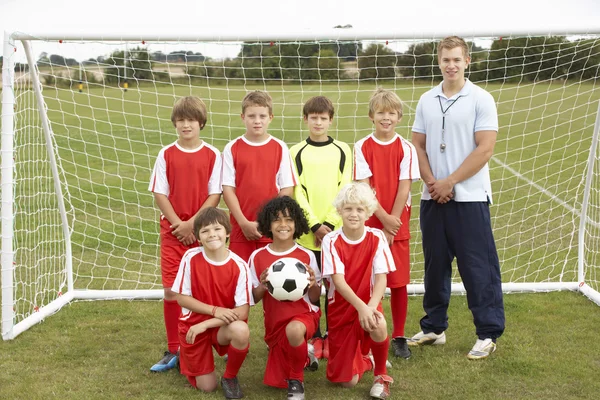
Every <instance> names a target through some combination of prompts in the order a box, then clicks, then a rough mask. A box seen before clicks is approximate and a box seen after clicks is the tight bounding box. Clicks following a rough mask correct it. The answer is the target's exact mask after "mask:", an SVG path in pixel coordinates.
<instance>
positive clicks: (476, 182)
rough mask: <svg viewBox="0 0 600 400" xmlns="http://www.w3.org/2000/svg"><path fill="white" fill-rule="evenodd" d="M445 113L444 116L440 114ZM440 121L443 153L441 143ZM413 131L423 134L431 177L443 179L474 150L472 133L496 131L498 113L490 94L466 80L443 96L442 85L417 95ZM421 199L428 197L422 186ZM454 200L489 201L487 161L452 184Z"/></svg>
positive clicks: (490, 196) (490, 192)
mask: <svg viewBox="0 0 600 400" xmlns="http://www.w3.org/2000/svg"><path fill="white" fill-rule="evenodd" d="M442 110H444V111H446V112H445V118H444V113H443V112H442ZM442 123H444V127H445V130H444V143H445V144H446V148H445V150H444V152H441V151H440V145H441V144H442ZM412 130H413V132H417V133H423V134H425V135H427V142H426V150H427V156H428V157H429V165H430V166H431V171H432V172H433V176H434V177H435V179H443V178H446V177H448V176H449V175H450V174H451V173H453V172H454V171H456V170H457V169H458V167H459V166H460V165H461V164H462V163H463V161H464V160H465V159H466V158H467V156H468V155H469V154H471V153H472V152H473V150H475V148H476V147H477V145H476V144H475V132H478V131H496V132H497V131H498V112H497V110H496V103H495V101H494V98H493V97H492V95H491V94H489V93H488V92H487V91H485V90H484V89H482V88H480V87H479V86H476V85H474V84H473V83H472V82H471V81H469V80H468V79H467V80H466V82H465V85H464V86H463V88H462V89H461V91H460V92H458V93H456V94H455V95H454V96H452V97H450V98H447V97H446V96H445V95H444V93H443V92H442V84H441V83H440V84H439V85H438V86H436V87H434V88H433V89H431V90H429V91H428V92H426V93H425V94H423V95H422V96H421V98H420V99H419V103H418V104H417V115H416V117H415V123H414V125H413V128H412ZM421 199H422V200H431V196H430V195H429V192H428V190H427V186H426V185H425V184H424V185H423V195H422V197H421ZM454 200H455V201H462V202H468V201H489V202H490V203H491V201H492V185H491V182H490V171H489V167H488V164H487V163H486V164H485V166H484V167H483V168H482V169H481V170H480V171H479V172H477V173H476V174H475V175H473V176H472V177H470V178H469V179H466V180H464V181H462V182H459V183H457V184H456V185H455V186H454Z"/></svg>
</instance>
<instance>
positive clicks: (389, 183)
mask: <svg viewBox="0 0 600 400" xmlns="http://www.w3.org/2000/svg"><path fill="white" fill-rule="evenodd" d="M369 118H370V119H371V121H373V124H374V125H375V132H373V133H372V134H370V135H369V136H367V137H365V138H364V139H361V140H359V141H358V142H356V144H355V145H354V179H356V180H357V181H361V182H366V183H369V184H370V185H371V187H372V188H373V189H374V190H375V193H376V196H377V200H378V201H379V206H378V207H377V210H376V211H375V215H373V216H372V217H371V218H369V219H368V220H367V222H366V223H365V225H367V226H371V227H373V228H378V229H381V230H383V233H384V234H385V236H386V239H387V241H388V243H389V245H390V246H391V250H392V256H393V257H394V263H395V265H396V271H395V272H393V273H391V274H388V276H387V286H388V287H389V288H390V291H391V296H390V306H391V309H392V321H393V325H394V328H393V331H392V338H393V339H392V347H393V349H394V355H395V356H396V357H403V358H410V356H411V352H410V350H409V349H408V345H407V340H406V337H405V336H404V326H405V324H406V314H407V310H408V292H407V290H406V285H408V283H409V282H410V257H409V239H410V230H409V228H410V210H411V198H410V186H411V184H412V182H413V181H416V180H418V179H420V174H419V162H418V160H417V153H416V150H415V147H414V146H413V145H412V144H411V143H410V142H409V141H408V140H405V139H403V138H402V137H400V136H399V135H398V134H397V133H396V132H395V128H396V125H397V124H398V123H399V122H400V120H401V119H402V102H401V101H400V98H399V97H398V96H397V95H396V94H395V93H394V92H392V91H389V90H385V89H378V90H377V91H376V92H375V93H374V94H373V96H371V100H370V101H369Z"/></svg>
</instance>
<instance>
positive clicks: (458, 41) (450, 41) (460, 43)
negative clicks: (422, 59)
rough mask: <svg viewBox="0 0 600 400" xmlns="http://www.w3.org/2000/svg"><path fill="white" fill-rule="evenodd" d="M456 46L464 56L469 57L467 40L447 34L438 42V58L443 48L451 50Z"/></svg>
mask: <svg viewBox="0 0 600 400" xmlns="http://www.w3.org/2000/svg"><path fill="white" fill-rule="evenodd" d="M457 47H460V48H461V49H462V51H463V55H464V56H465V58H467V57H469V46H467V42H465V40H464V39H463V38H461V37H458V36H448V37H447V38H444V39H442V41H441V42H440V43H439V44H438V47H437V53H438V59H439V58H440V57H441V56H442V50H443V49H446V50H452V49H455V48H457Z"/></svg>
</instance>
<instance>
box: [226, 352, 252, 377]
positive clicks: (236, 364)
mask: <svg viewBox="0 0 600 400" xmlns="http://www.w3.org/2000/svg"><path fill="white" fill-rule="evenodd" d="M249 349H250V345H249V344H248V347H246V348H245V349H244V350H239V349H236V348H235V347H233V346H232V345H231V344H230V345H229V350H227V367H226V368H225V373H224V374H223V378H225V379H233V378H235V377H236V376H237V374H238V372H239V370H240V368H241V367H242V364H243V363H244V360H245V359H246V356H247V355H248V350H249Z"/></svg>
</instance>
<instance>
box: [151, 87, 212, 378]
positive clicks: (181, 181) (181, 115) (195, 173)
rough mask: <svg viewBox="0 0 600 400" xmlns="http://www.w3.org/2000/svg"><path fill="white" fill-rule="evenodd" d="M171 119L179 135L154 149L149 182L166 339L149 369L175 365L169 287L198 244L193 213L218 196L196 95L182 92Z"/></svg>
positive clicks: (174, 307)
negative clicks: (154, 211) (165, 346)
mask: <svg viewBox="0 0 600 400" xmlns="http://www.w3.org/2000/svg"><path fill="white" fill-rule="evenodd" d="M171 121H172V122H173V125H174V126H175V129H176V130H177V135H178V136H179V138H178V139H177V141H176V142H174V143H172V144H170V145H168V146H165V147H164V148H163V149H162V150H161V151H160V153H158V158H157V159H156V163H155V165H154V171H153V172H152V177H151V178H150V187H149V190H150V191H151V192H152V193H154V199H155V201H156V204H157V205H158V208H159V209H160V212H161V216H160V270H161V275H162V284H163V288H164V302H163V309H164V319H165V327H166V330H167V344H168V351H166V352H165V354H164V356H163V358H162V359H161V360H160V361H159V362H157V363H156V364H154V365H153V366H152V368H150V370H151V371H154V372H163V371H167V370H169V369H171V368H174V367H175V366H176V365H177V361H178V356H177V352H178V349H179V338H178V335H177V325H178V321H179V315H180V314H181V307H179V305H178V304H177V301H176V300H175V293H173V292H172V291H171V287H172V286H173V280H174V279H175V276H176V275H177V270H178V268H179V263H180V262H181V257H182V256H183V254H184V253H185V252H186V251H187V250H188V249H190V248H192V247H197V246H198V241H197V240H196V237H195V236H194V233H193V232H192V231H193V223H194V218H195V217H196V216H197V215H198V213H199V212H200V210H202V209H203V208H206V207H215V206H216V205H217V204H219V200H220V198H221V186H220V178H221V176H220V174H221V162H222V160H221V155H220V154H219V151H218V150H217V149H215V148H214V147H212V146H211V145H209V144H208V143H205V142H204V141H202V139H200V131H201V130H202V129H203V128H204V126H205V125H206V106H205V105H204V103H203V102H202V100H200V99H199V98H198V97H195V96H188V97H182V98H181V99H179V100H178V101H177V102H176V103H175V105H174V106H173V111H172V113H171Z"/></svg>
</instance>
